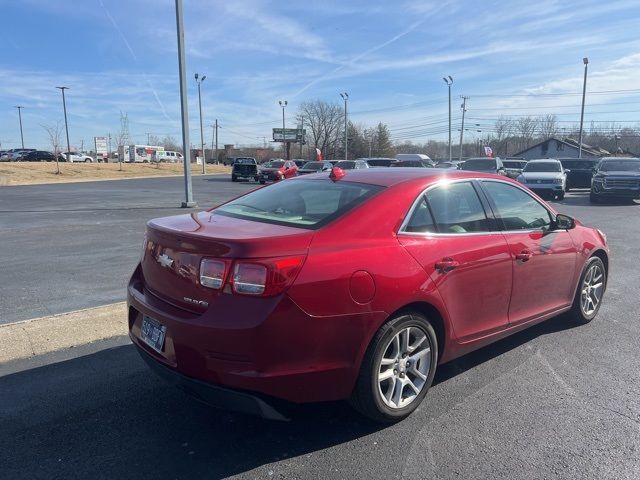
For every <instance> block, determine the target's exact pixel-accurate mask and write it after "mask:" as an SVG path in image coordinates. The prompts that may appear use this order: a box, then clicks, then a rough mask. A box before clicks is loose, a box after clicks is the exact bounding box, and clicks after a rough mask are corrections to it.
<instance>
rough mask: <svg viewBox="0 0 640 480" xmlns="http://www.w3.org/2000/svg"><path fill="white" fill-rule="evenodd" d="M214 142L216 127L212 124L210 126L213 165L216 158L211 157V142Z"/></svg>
mask: <svg viewBox="0 0 640 480" xmlns="http://www.w3.org/2000/svg"><path fill="white" fill-rule="evenodd" d="M215 140H216V126H215V125H214V124H213V123H212V124H211V160H212V161H213V163H214V164H215V163H217V162H216V158H215V157H214V156H213V142H214V141H215Z"/></svg>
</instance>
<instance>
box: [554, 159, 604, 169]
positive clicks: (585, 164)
mask: <svg viewBox="0 0 640 480" xmlns="http://www.w3.org/2000/svg"><path fill="white" fill-rule="evenodd" d="M560 163H562V166H563V167H564V168H568V169H576V170H578V169H584V170H591V169H592V168H593V167H594V166H595V164H596V162H593V161H591V160H560Z"/></svg>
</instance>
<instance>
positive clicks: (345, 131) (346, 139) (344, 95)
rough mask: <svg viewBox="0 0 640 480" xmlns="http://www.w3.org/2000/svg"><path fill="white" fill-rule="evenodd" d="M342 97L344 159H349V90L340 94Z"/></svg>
mask: <svg viewBox="0 0 640 480" xmlns="http://www.w3.org/2000/svg"><path fill="white" fill-rule="evenodd" d="M340 96H341V97H342V99H343V100H344V159H345V160H348V158H349V155H348V151H349V139H348V136H347V130H348V128H347V121H348V120H347V101H348V100H349V94H348V93H347V92H343V93H341V94H340Z"/></svg>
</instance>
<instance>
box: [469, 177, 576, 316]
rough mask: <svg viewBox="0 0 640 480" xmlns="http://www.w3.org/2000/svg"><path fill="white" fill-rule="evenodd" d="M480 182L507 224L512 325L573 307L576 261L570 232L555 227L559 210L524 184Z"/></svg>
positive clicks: (504, 230)
mask: <svg viewBox="0 0 640 480" xmlns="http://www.w3.org/2000/svg"><path fill="white" fill-rule="evenodd" d="M480 184H481V185H482V188H483V190H484V191H485V192H486V194H487V197H488V200H489V203H490V205H491V207H492V209H493V212H494V215H495V217H496V219H498V220H499V221H500V222H501V224H502V228H503V234H504V237H505V240H506V241H507V243H508V245H509V251H510V253H511V258H512V262H513V288H512V293H511V304H510V307H509V323H510V324H512V325H516V324H518V323H523V322H527V321H529V320H531V319H533V318H535V317H538V316H540V315H543V314H545V313H549V312H552V311H554V310H557V309H559V308H562V307H565V306H567V305H569V304H570V303H571V302H572V300H573V290H572V288H573V285H572V283H573V278H574V272H575V268H576V261H577V248H576V246H575V245H574V242H573V239H572V238H571V233H570V232H569V231H567V230H558V229H554V214H553V213H552V212H550V211H549V210H548V209H547V207H546V206H544V205H543V204H542V203H540V202H539V201H538V200H537V199H536V198H534V197H533V196H532V195H531V194H530V193H529V192H527V191H525V190H524V189H523V188H521V187H519V186H517V185H514V184H511V183H507V182H500V181H494V180H488V179H486V180H481V181H480Z"/></svg>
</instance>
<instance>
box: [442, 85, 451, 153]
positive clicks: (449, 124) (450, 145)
mask: <svg viewBox="0 0 640 480" xmlns="http://www.w3.org/2000/svg"><path fill="white" fill-rule="evenodd" d="M442 80H444V83H446V84H447V86H448V87H449V161H451V85H453V78H452V77H451V75H449V76H448V77H442Z"/></svg>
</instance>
